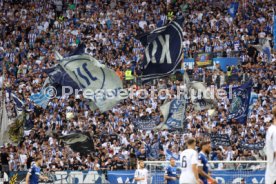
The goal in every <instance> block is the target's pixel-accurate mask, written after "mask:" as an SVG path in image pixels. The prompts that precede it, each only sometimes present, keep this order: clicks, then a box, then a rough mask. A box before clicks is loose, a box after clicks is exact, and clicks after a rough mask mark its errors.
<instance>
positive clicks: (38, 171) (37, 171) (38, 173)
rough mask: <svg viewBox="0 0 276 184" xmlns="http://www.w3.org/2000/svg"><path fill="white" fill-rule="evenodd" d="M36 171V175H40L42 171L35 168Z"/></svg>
mask: <svg viewBox="0 0 276 184" xmlns="http://www.w3.org/2000/svg"><path fill="white" fill-rule="evenodd" d="M34 169H35V172H34V173H35V174H36V175H40V169H39V168H37V167H35V168H34Z"/></svg>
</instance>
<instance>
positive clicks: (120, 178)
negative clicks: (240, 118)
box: [9, 165, 265, 184]
mask: <svg viewBox="0 0 276 184" xmlns="http://www.w3.org/2000/svg"><path fill="white" fill-rule="evenodd" d="M165 167H166V166H165V165H164V168H165ZM134 172H135V171H134V170H128V171H126V170H118V171H108V172H107V181H106V179H105V176H104V174H102V173H101V171H56V172H53V173H48V174H47V173H44V175H47V176H48V178H49V179H51V180H52V181H53V183H63V184H69V183H70V184H84V183H95V184H102V183H111V184H127V183H128V184H129V183H136V182H135V181H134ZM26 174H27V172H25V171H19V172H10V175H9V181H11V180H13V181H16V182H18V183H19V182H22V181H23V180H24V179H25V177H26ZM211 175H212V177H213V178H215V179H216V180H217V182H218V184H225V183H240V182H241V180H242V179H244V180H245V183H258V184H264V183H265V170H256V171H252V170H243V171H237V170H227V171H223V170H217V171H213V172H212V173H211ZM149 181H150V183H152V184H154V183H164V172H163V171H157V172H155V173H153V174H152V175H151V178H149ZM41 184H42V183H41Z"/></svg>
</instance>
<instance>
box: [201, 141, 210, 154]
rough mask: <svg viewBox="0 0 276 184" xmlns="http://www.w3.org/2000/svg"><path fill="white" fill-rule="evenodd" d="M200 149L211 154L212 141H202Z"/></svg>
mask: <svg viewBox="0 0 276 184" xmlns="http://www.w3.org/2000/svg"><path fill="white" fill-rule="evenodd" d="M200 150H201V151H203V152H204V153H207V154H209V153H210V152H211V142H210V141H202V142H201V144H200Z"/></svg>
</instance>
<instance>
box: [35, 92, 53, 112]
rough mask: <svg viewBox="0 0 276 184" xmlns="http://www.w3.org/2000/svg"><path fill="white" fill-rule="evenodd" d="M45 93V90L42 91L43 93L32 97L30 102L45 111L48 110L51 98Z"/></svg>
mask: <svg viewBox="0 0 276 184" xmlns="http://www.w3.org/2000/svg"><path fill="white" fill-rule="evenodd" d="M44 92H45V91H44V90H41V92H39V93H37V94H34V95H31V96H30V100H31V101H33V102H34V103H35V104H36V105H38V106H40V107H42V108H43V109H46V107H47V105H48V103H49V101H50V98H49V97H48V96H47V95H46V94H45V93H44Z"/></svg>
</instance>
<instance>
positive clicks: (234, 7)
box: [228, 2, 239, 18]
mask: <svg viewBox="0 0 276 184" xmlns="http://www.w3.org/2000/svg"><path fill="white" fill-rule="evenodd" d="M238 8H239V2H232V3H231V4H230V7H229V9H228V13H229V15H230V16H231V17H233V18H235V16H236V14H237V12H238Z"/></svg>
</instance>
